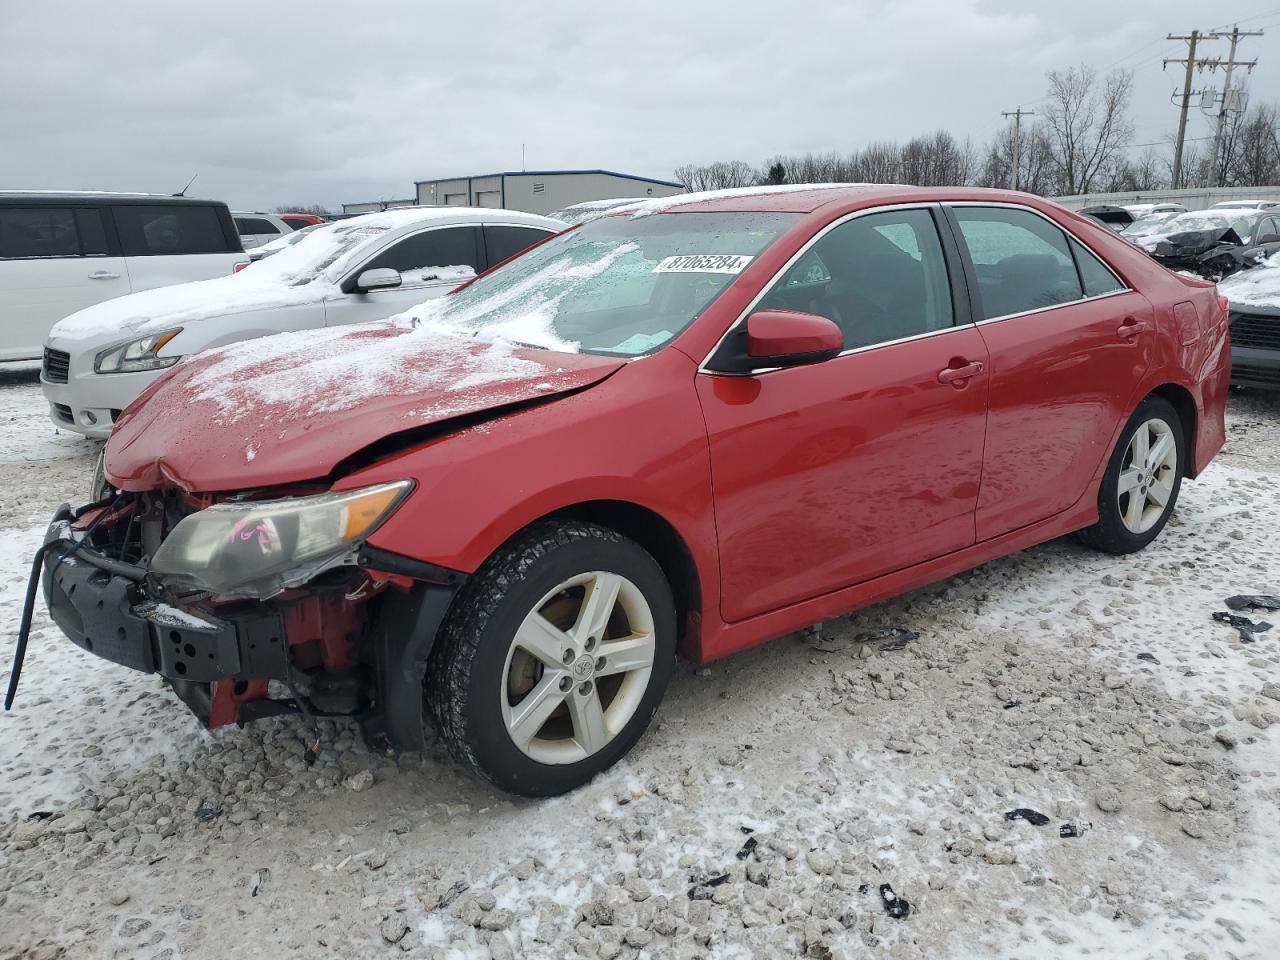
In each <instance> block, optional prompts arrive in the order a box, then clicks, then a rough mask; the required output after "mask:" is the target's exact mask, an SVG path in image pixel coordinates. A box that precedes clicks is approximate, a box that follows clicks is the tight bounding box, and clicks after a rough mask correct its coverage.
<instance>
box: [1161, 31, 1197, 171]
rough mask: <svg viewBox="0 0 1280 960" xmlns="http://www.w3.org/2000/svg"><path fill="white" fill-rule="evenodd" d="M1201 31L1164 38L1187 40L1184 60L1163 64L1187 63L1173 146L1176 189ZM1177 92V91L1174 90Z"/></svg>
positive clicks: (1166, 61)
mask: <svg viewBox="0 0 1280 960" xmlns="http://www.w3.org/2000/svg"><path fill="white" fill-rule="evenodd" d="M1200 37H1201V33H1200V31H1199V30H1192V31H1191V33H1190V34H1188V35H1187V36H1181V37H1178V36H1174V35H1173V34H1172V33H1171V34H1169V35H1168V36H1167V37H1165V39H1166V40H1185V41H1187V59H1186V60H1165V61H1164V66H1165V68H1167V67H1168V66H1169V64H1171V63H1185V64H1186V65H1187V73H1186V76H1185V78H1184V79H1183V81H1182V107H1181V109H1180V113H1179V116H1178V144H1177V146H1175V147H1174V148H1173V189H1174V190H1177V189H1178V187H1180V186H1181V185H1182V145H1183V144H1184V143H1185V142H1186V139H1187V107H1188V106H1189V105H1190V104H1191V74H1192V71H1193V70H1194V69H1195V68H1196V66H1197V63H1196V44H1197V43H1199V42H1200ZM1174 94H1175V95H1176V94H1177V91H1176V90H1175V91H1174Z"/></svg>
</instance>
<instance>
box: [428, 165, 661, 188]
mask: <svg viewBox="0 0 1280 960" xmlns="http://www.w3.org/2000/svg"><path fill="white" fill-rule="evenodd" d="M582 173H602V174H604V175H605V176H609V177H622V178H623V179H625V180H639V181H641V182H642V183H656V184H658V185H659V186H663V187H679V188H680V189H683V188H684V184H683V183H677V182H676V181H675V180H658V179H656V178H654V177H642V176H639V175H637V174H634V173H619V172H618V171H617V170H502V171H499V172H497V173H472V174H468V175H466V176H462V177H433V178H432V179H430V180H415V181H414V185H415V186H418V185H421V184H424V183H444V182H446V181H450V180H483V179H485V178H486V177H563V176H570V175H573V174H582Z"/></svg>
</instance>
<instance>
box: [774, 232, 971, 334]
mask: <svg viewBox="0 0 1280 960" xmlns="http://www.w3.org/2000/svg"><path fill="white" fill-rule="evenodd" d="M757 309H760V310H801V311H804V312H805V313H815V314H818V315H819V316H823V317H827V318H828V319H830V320H833V321H834V322H835V323H836V324H837V325H838V326H839V327H840V329H841V331H842V332H843V333H844V346H845V349H846V350H851V349H855V348H858V347H867V346H871V345H873V344H877V343H888V342H890V341H893V340H901V339H903V338H905V337H913V336H917V335H919V334H922V333H930V332H933V331H935V330H943V329H946V328H947V327H950V326H951V325H952V323H953V322H954V321H953V316H952V305H951V288H950V285H949V283H948V280H947V266H946V260H945V258H944V257H943V253H942V245H941V243H940V242H939V240H938V230H937V227H936V226H935V224H934V222H933V216H932V215H931V214H930V213H929V211H928V210H897V211H889V212H885V213H874V214H868V215H867V216H862V217H855V218H854V219H852V220H849V221H846V222H845V223H842V224H840V225H839V226H837V227H835V228H834V229H832V230H831V231H829V232H828V233H827V234H825V235H824V236H823V237H822V238H821V239H820V240H818V242H817V243H815V244H814V245H813V246H811V247H810V248H809V249H808V250H807V251H806V252H805V253H804V254H803V255H802V256H801V257H800V259H799V260H797V261H796V262H795V263H794V264H793V265H792V266H791V268H790V269H789V270H787V271H786V273H784V274H783V275H782V276H781V277H779V278H778V280H776V281H775V282H774V285H773V287H772V288H771V289H770V290H769V292H768V293H767V294H765V296H764V298H763V299H762V300H761V301H760V303H759V305H758V307H757Z"/></svg>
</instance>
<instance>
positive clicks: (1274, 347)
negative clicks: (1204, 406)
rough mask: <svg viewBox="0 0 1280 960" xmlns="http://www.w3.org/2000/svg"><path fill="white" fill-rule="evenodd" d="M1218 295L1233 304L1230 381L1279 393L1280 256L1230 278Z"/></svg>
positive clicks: (1231, 314)
mask: <svg viewBox="0 0 1280 960" xmlns="http://www.w3.org/2000/svg"><path fill="white" fill-rule="evenodd" d="M1218 292H1219V293H1220V294H1222V296H1224V297H1226V298H1227V300H1228V301H1229V302H1230V304H1231V308H1230V319H1231V382H1232V383H1233V384H1236V385H1237V386H1245V387H1260V388H1262V389H1265V390H1280V253H1276V254H1273V255H1272V256H1271V257H1270V258H1269V259H1267V260H1266V261H1265V262H1263V263H1262V264H1260V265H1259V266H1257V267H1254V268H1253V269H1252V270H1242V271H1241V272H1239V273H1237V274H1234V275H1233V276H1230V277H1227V278H1226V279H1225V280H1223V281H1222V282H1221V283H1219V284H1218Z"/></svg>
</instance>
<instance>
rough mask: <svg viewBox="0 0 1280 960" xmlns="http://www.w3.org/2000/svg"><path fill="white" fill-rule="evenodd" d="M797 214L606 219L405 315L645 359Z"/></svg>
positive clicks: (448, 328)
mask: <svg viewBox="0 0 1280 960" xmlns="http://www.w3.org/2000/svg"><path fill="white" fill-rule="evenodd" d="M798 216H799V215H798V214H792V213H668V214H657V215H654V216H649V217H642V218H633V217H625V216H606V217H602V218H600V219H598V220H593V221H591V222H589V223H586V224H584V225H583V226H581V227H579V228H578V229H576V230H573V231H570V232H567V233H564V234H561V235H560V236H558V237H555V238H553V239H552V240H549V241H547V242H546V243H543V244H541V245H540V246H537V247H534V248H533V249H532V250H530V251H529V252H528V253H525V254H523V255H521V256H520V257H518V258H517V259H515V260H513V261H512V262H511V263H509V264H507V265H506V266H504V267H503V268H502V269H500V270H497V271H495V272H493V273H490V274H488V275H487V276H483V277H481V278H480V279H479V280H477V281H475V282H474V283H472V284H471V285H470V286H468V287H466V288H464V289H462V290H459V291H458V292H457V293H454V294H452V295H450V296H447V297H444V298H441V299H439V300H434V301H428V302H427V303H424V304H420V305H419V306H417V307H415V308H413V310H411V311H408V312H407V313H406V314H404V315H403V316H402V318H401V319H405V320H408V321H410V322H413V323H415V324H417V325H419V326H421V327H424V328H427V329H430V328H436V329H439V330H441V331H442V332H449V333H454V334H458V333H464V334H471V335H476V336H481V337H483V338H485V339H494V340H506V341H510V342H512V343H520V344H527V345H530V346H536V347H545V348H547V349H551V350H562V351H568V352H577V351H583V352H586V353H603V354H611V355H614V356H626V357H635V356H640V355H641V354H645V353H651V352H652V351H654V350H657V349H658V348H659V347H661V346H663V345H664V344H665V343H667V342H668V341H669V340H671V339H672V338H673V337H674V336H676V334H678V333H680V331H682V330H684V329H685V327H687V326H688V325H689V324H690V323H692V322H693V320H694V318H695V317H697V316H698V315H699V314H700V313H701V312H702V311H703V310H705V309H706V308H707V306H708V305H709V304H710V303H711V302H712V301H713V300H714V299H715V298H716V297H717V296H719V294H720V293H721V292H722V291H723V290H724V289H725V288H726V287H728V286H729V284H731V283H732V282H733V281H734V279H735V278H736V277H737V276H738V274H740V273H741V272H742V271H743V270H745V269H746V268H747V267H748V266H749V265H750V263H751V262H752V261H753V260H754V259H755V258H756V257H757V256H759V254H760V253H761V251H763V250H764V249H765V248H766V247H767V246H768V245H769V244H770V243H772V242H773V241H774V240H775V239H777V237H778V236H779V235H780V234H781V233H782V232H783V231H784V230H786V229H787V228H788V227H790V226H791V225H792V224H794V223H795V222H796V220H797V219H798Z"/></svg>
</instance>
